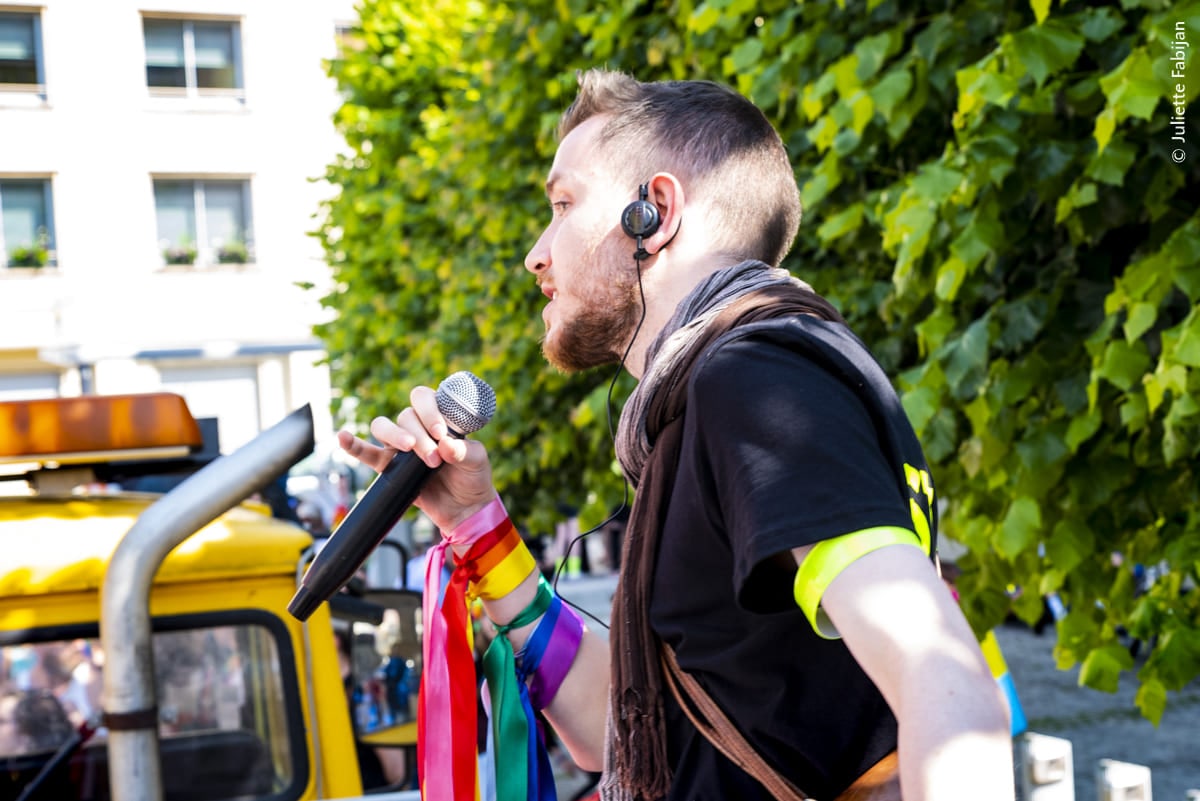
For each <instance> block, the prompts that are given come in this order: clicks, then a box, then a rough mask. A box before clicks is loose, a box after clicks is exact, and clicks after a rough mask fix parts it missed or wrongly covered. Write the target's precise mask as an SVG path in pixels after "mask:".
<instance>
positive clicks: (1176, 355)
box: [1171, 308, 1200, 367]
mask: <svg viewBox="0 0 1200 801" xmlns="http://www.w3.org/2000/svg"><path fill="white" fill-rule="evenodd" d="M1172 333H1173V334H1176V335H1177V336H1178V338H1177V339H1176V340H1175V346H1174V347H1173V348H1171V358H1172V359H1173V360H1174V361H1176V362H1179V363H1180V364H1185V365H1187V366H1189V367H1200V311H1198V310H1197V309H1196V308H1193V309H1192V312H1191V314H1189V315H1188V316H1187V319H1186V320H1184V321H1183V322H1182V323H1180V324H1179V326H1178V328H1177V330H1174V331H1172Z"/></svg>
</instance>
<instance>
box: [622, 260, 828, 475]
mask: <svg viewBox="0 0 1200 801" xmlns="http://www.w3.org/2000/svg"><path fill="white" fill-rule="evenodd" d="M778 284H791V285H793V286H796V287H798V288H800V289H806V290H808V291H809V292H811V291H812V287H810V286H809V285H808V284H806V283H805V282H803V281H801V280H800V279H799V278H796V277H795V276H793V275H792V274H791V273H789V272H788V271H787V270H784V269H782V268H779V267H771V266H769V265H767V264H764V263H763V262H761V261H744V262H742V263H741V264H735V265H734V266H732V267H726V268H724V269H721V270H717V271H716V272H714V273H712V274H710V275H709V276H708V278H706V279H704V280H703V281H701V282H700V283H699V284H698V285H697V286H696V288H695V289H693V290H692V291H691V293H690V294H689V295H688V296H687V297H685V298H684V299H683V300H682V301H681V302H680V304H679V306H678V307H677V308H676V309H675V314H674V315H673V316H672V317H671V319H670V320H668V321H667V324H666V325H665V326H664V327H663V330H662V331H660V332H659V334H658V336H657V337H655V338H654V341H653V342H652V343H650V347H649V349H648V350H647V351H646V366H645V369H644V371H643V373H642V380H641V381H639V382H638V385H637V387H635V388H634V390H633V393H632V394H631V395H630V396H629V400H628V401H626V402H625V407H624V409H622V411H621V419H620V421H619V422H618V424H617V458H618V459H619V460H620V462H621V467H622V469H623V470H624V471H625V475H626V477H628V478H629V481H630V483H632V484H633V485H634V486H635V487H636V486H637V483H638V480H639V479H640V478H641V475H642V468H643V467H644V466H645V464H646V457H647V456H648V455H649V453H650V448H651V443H650V441H649V438H648V437H647V436H646V409H647V407H648V406H649V405H650V399H651V398H653V397H654V395H655V394H656V393H657V392H658V391H659V389H660V388H663V384H664V382H669V381H670V380H671V379H672V378H675V377H678V376H677V373H678V371H677V370H676V367H677V365H678V363H679V360H680V358H681V357H682V356H683V354H685V353H687V352H688V350H689V348H690V346H691V344H692V343H693V342H694V341H695V340H696V338H697V337H699V336H700V334H701V332H703V331H704V328H705V326H707V325H708V323H709V321H710V320H712V318H713V317H715V316H716V315H717V314H719V313H720V312H721V311H722V310H723V309H724V308H725V307H726V306H728V305H729V304H730V303H732V302H733V301H735V300H737V299H738V298H740V297H741V296H742V295H745V294H746V293H748V292H753V291H755V290H758V289H763V288H765V287H769V286H775V285H778ZM666 388H667V389H670V388H671V387H670V386H669V385H668V386H667V387H666Z"/></svg>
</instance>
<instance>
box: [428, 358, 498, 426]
mask: <svg viewBox="0 0 1200 801" xmlns="http://www.w3.org/2000/svg"><path fill="white" fill-rule="evenodd" d="M437 406H438V411H440V412H441V413H442V416H443V417H445V418H446V422H447V423H449V425H450V428H451V429H453V430H454V432H455V433H457V434H458V435H459V436H465V435H467V434H471V433H474V432H476V431H478V430H479V429H481V428H483V427H484V426H485V425H487V422H488V420H491V419H492V415H493V414H495V413H496V393H495V392H493V391H492V388H491V387H489V386H488V385H487V382H485V381H484V380H483V379H481V378H480V377H479V376H477V375H475V374H474V373H468V372H467V371H466V370H460V371H459V372H457V373H454V374H453V375H449V376H446V379H445V380H444V381H442V383H440V384H438V388H437Z"/></svg>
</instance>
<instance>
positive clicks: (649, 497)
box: [600, 261, 840, 801]
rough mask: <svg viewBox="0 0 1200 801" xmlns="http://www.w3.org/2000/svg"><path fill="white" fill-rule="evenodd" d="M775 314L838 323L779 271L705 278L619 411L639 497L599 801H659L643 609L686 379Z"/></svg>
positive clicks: (654, 704) (625, 567)
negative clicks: (740, 328)
mask: <svg viewBox="0 0 1200 801" xmlns="http://www.w3.org/2000/svg"><path fill="white" fill-rule="evenodd" d="M777 313H778V314H795V313H801V314H815V315H817V316H820V317H824V318H826V319H839V320H840V315H839V314H838V313H837V311H836V310H835V309H834V308H833V307H832V306H830V305H829V303H828V302H827V301H825V300H824V299H823V298H821V297H819V296H817V295H816V294H815V293H814V292H813V291H812V290H811V289H810V288H809V287H808V285H807V284H805V283H803V282H802V281H799V280H797V279H795V278H793V277H792V276H791V275H789V274H788V273H787V272H786V271H784V270H780V269H775V268H771V267H769V266H767V265H766V264H763V263H762V262H757V261H747V262H742V263H741V264H738V265H736V266H733V267H729V268H726V269H722V270H719V271H717V272H715V273H713V274H712V275H710V276H709V277H708V278H707V279H706V280H704V281H703V282H702V283H700V285H698V286H697V287H696V288H695V289H694V290H693V291H692V292H691V293H690V294H689V295H688V296H687V297H686V298H685V299H684V300H683V302H681V303H680V304H679V307H678V308H677V309H676V312H675V314H674V316H672V318H671V319H670V321H669V322H668V323H667V325H666V326H665V327H664V328H663V330H662V331H661V332H660V333H659V335H658V336H657V337H656V338H655V340H654V342H653V343H652V344H651V346H650V348H649V350H648V352H647V355H646V371H645V375H644V376H643V378H642V380H641V382H640V383H639V384H638V386H637V388H636V389H635V390H634V392H633V394H632V396H631V397H630V399H629V401H627V402H626V404H625V408H624V410H623V411H622V414H621V421H620V424H619V427H618V434H617V455H618V458H619V459H620V460H621V465H622V467H623V469H624V470H625V474H626V475H627V476H628V477H629V479H630V481H631V482H632V483H633V484H634V485H636V486H638V495H637V498H636V500H635V502H634V506H633V510H632V513H631V515H630V520H629V527H628V528H627V529H626V534H625V541H624V543H623V546H622V556H621V577H620V582H619V584H618V587H617V593H616V597H615V599H614V601H613V612H612V629H611V633H610V638H609V639H610V647H611V649H612V687H611V692H610V697H609V708H608V720H607V727H606V732H605V734H606V737H605V754H604V777H603V778H602V780H601V783H600V794H601V798H603V799H604V801H657V799H659V798H661V797H662V796H664V795H666V793H667V791H668V789H669V787H670V781H671V769H670V765H669V764H668V760H667V753H666V729H665V718H664V707H663V702H662V681H661V668H660V666H659V661H658V660H659V645H658V641H657V638H656V637H655V636H654V634H653V631H652V630H651V628H650V616H649V602H650V590H651V584H652V581H653V573H654V562H655V559H656V553H657V543H658V535H659V532H660V529H661V524H662V522H663V517H662V515H663V514H665V511H666V507H667V499H668V498H669V497H670V488H671V486H672V484H673V475H674V469H675V460H676V459H677V458H678V453H679V448H680V445H681V436H682V427H681V425H680V424H679V422H678V421H679V418H680V416H681V415H682V414H683V409H684V403H685V398H686V389H687V388H686V381H687V377H688V375H690V373H691V367H692V365H693V364H694V363H695V361H696V358H697V357H698V356H699V355H700V354H701V353H703V352H704V351H705V350H706V349H707V348H708V347H709V346H710V345H711V344H712V343H713V342H714V341H715V339H716V338H718V337H720V336H721V335H722V333H724V332H725V331H727V330H729V329H730V328H731V327H733V326H736V325H738V324H739V322H741V321H743V320H745V321H749V320H752V319H758V318H759V317H760V316H763V315H766V316H770V315H773V314H777ZM672 421H674V423H673V422H672Z"/></svg>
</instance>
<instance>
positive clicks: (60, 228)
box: [0, 0, 355, 452]
mask: <svg viewBox="0 0 1200 801" xmlns="http://www.w3.org/2000/svg"><path fill="white" fill-rule="evenodd" d="M354 20H355V11H354V8H353V4H352V2H349V1H348V0H347V1H346V2H343V1H342V0H332V1H331V0H322V1H320V2H304V3H278V2H268V1H267V0H216V1H215V2H214V0H191V2H181V1H180V0H151V1H150V2H148V3H146V2H143V3H135V2H131V0H44V1H43V2H40V3H34V2H25V0H0V398H5V399H9V398H17V397H51V396H70V395H78V394H85V393H98V394H112V393H127V392H144V391H154V390H160V389H165V390H170V391H177V392H179V393H180V394H182V395H184V397H185V398H187V400H188V404H189V407H190V408H191V410H192V413H193V415H195V416H197V417H216V418H218V420H219V422H220V437H221V450H222V451H223V452H230V451H232V450H234V449H236V448H237V447H239V446H240V445H242V444H244V443H245V442H246V441H248V440H249V439H251V438H252V437H253V436H254V435H255V434H257V433H258V432H259V431H260V430H262V429H265V428H268V427H270V426H271V425H272V424H274V423H275V422H277V421H278V420H279V419H280V418H282V417H283V416H284V415H286V414H287V413H288V412H290V411H291V410H293V409H295V408H298V407H299V406H301V405H303V404H304V403H310V404H311V405H312V408H313V412H314V415H315V418H316V430H317V435H318V439H319V441H323V442H326V443H327V442H328V441H329V438H330V437H331V435H332V432H333V422H332V420H331V419H330V417H329V399H330V387H329V373H328V370H327V368H326V367H324V366H323V365H322V364H321V362H322V361H323V359H324V357H325V354H324V352H323V351H322V349H321V345H320V342H319V341H318V340H317V339H316V338H315V336H314V335H313V330H312V328H313V325H314V324H315V323H318V322H321V321H323V320H324V319H327V315H328V312H327V311H325V310H323V309H322V308H321V306H320V303H319V299H320V297H321V296H322V295H323V294H325V290H326V288H327V287H328V285H329V271H328V268H327V267H326V265H325V264H324V261H323V253H322V250H321V248H320V245H319V243H318V241H317V240H316V239H315V238H314V237H313V236H312V235H311V232H312V231H314V230H315V229H316V227H317V215H318V214H319V211H320V201H321V199H322V198H323V197H325V196H327V195H328V193H329V192H330V191H331V189H330V187H329V186H328V185H327V184H326V183H325V182H324V181H322V180H320V179H321V177H322V175H323V173H324V170H325V166H326V165H327V164H329V163H330V162H331V161H333V159H334V158H335V156H336V154H337V153H338V151H339V150H340V149H341V148H342V146H343V143H342V141H341V140H340V138H339V137H338V136H337V134H336V132H335V130H334V127H333V122H332V114H333V113H334V111H335V110H336V109H337V107H338V104H339V102H340V98H339V95H338V93H337V90H336V86H335V85H334V83H333V82H332V80H331V79H329V78H328V77H327V76H326V74H325V70H324V66H323V61H324V60H325V59H329V58H332V57H333V56H334V55H335V52H336V48H337V46H338V36H339V31H342V30H344V29H345V28H347V27H348V26H350V25H352V24H353V22H354ZM304 284H311V285H314V286H315V289H311V290H305V289H302V288H301V285H304ZM319 450H320V447H319Z"/></svg>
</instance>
